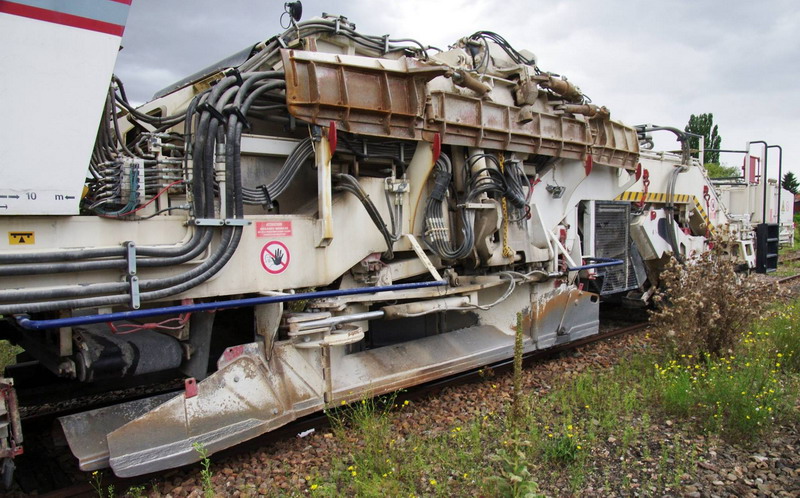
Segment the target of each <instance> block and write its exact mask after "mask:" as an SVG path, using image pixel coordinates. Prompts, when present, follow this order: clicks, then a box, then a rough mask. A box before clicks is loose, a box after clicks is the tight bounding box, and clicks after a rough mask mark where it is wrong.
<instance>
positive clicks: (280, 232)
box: [256, 221, 292, 239]
mask: <svg viewBox="0 0 800 498" xmlns="http://www.w3.org/2000/svg"><path fill="white" fill-rule="evenodd" d="M291 236H292V222H291V221H256V237H258V238H259V239H267V238H272V237H291Z"/></svg>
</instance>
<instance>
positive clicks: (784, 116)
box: [116, 0, 800, 177]
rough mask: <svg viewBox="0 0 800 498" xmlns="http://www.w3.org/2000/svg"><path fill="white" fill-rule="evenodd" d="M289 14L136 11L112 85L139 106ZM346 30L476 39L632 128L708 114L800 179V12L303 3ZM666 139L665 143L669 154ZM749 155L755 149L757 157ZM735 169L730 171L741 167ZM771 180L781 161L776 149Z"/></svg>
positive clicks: (244, 2)
mask: <svg viewBox="0 0 800 498" xmlns="http://www.w3.org/2000/svg"><path fill="white" fill-rule="evenodd" d="M283 4H284V2H283V1H274V0H270V1H267V0H260V1H256V0H228V1H225V2H222V1H219V0H217V1H214V0H133V4H132V6H131V10H130V15H129V17H128V24H127V26H126V28H125V36H124V38H123V46H124V49H123V50H122V52H121V53H120V55H119V58H118V59H117V67H116V73H117V75H118V76H120V77H121V78H122V80H123V82H124V83H125V86H126V90H127V92H128V95H129V97H130V98H131V99H132V100H136V101H138V102H144V101H146V100H149V98H150V97H151V96H152V95H153V93H155V92H156V91H157V90H159V89H161V88H163V87H165V86H167V85H169V84H171V83H173V82H175V81H177V80H179V79H181V78H183V77H185V76H188V75H189V74H191V73H194V72H195V71H197V70H199V69H202V68H203V67H205V66H207V65H209V64H211V63H213V62H216V61H217V60H220V59H222V58H224V57H226V56H228V55H230V54H232V53H234V52H237V51H239V50H241V49H243V48H245V47H247V46H248V45H253V44H254V43H256V42H258V41H261V40H264V39H267V38H269V37H271V36H273V35H275V34H278V33H280V32H282V31H283V29H282V28H281V26H280V22H279V19H280V14H281V13H282V12H283ZM322 12H328V13H335V14H339V15H343V16H346V17H347V18H349V20H350V21H352V22H355V23H356V27H357V29H358V31H360V32H362V33H364V34H372V35H384V34H391V35H392V37H411V38H415V39H417V40H419V41H420V42H422V43H423V44H424V45H433V46H438V47H440V48H446V46H447V45H448V44H451V43H452V42H454V41H455V40H457V39H458V38H460V37H462V36H466V35H469V34H472V33H474V32H475V31H479V30H488V31H494V32H497V33H499V34H501V35H502V36H504V37H505V38H506V39H507V40H508V41H509V42H510V43H511V44H512V45H513V46H514V47H515V48H516V49H518V50H521V49H528V50H530V51H532V52H534V53H535V54H536V56H537V58H538V64H539V67H541V68H542V69H543V70H545V71H552V72H555V73H558V74H562V75H565V76H567V77H568V78H569V79H570V81H572V82H574V83H575V84H577V85H578V86H580V87H581V89H582V90H583V91H584V93H585V94H587V95H589V96H590V97H591V98H592V100H593V102H594V103H596V104H598V105H605V106H606V107H608V108H609V109H610V110H611V115H612V117H613V118H614V119H617V120H620V121H622V122H624V123H626V124H630V125H635V124H641V123H655V124H659V125H669V126H675V127H678V128H683V127H684V126H685V125H686V123H687V121H688V119H689V116H690V115H691V114H700V113H708V112H710V113H713V114H714V121H715V123H717V124H718V125H719V133H720V135H721V136H722V147H723V148H727V149H743V148H744V147H745V145H746V142H747V141H750V140H764V141H766V142H768V143H770V144H777V145H780V146H782V147H783V149H784V160H783V170H784V172H786V171H790V170H791V171H793V172H794V173H795V175H798V176H800V147H798V146H797V141H798V137H799V136H800V117H798V115H799V113H800V92H798V91H797V87H798V86H799V84H798V82H799V81H800V7H798V5H797V3H796V0H762V1H752V0H747V1H744V0H727V1H711V0H675V1H668V0H662V1H658V2H652V1H636V0H604V1H597V0H569V1H568V0H547V1H541V0H505V1H503V2H500V1H496V0H440V1H433V0H402V1H394V2H391V1H376V0H352V1H347V2H341V1H340V2H334V1H321V0H308V1H304V2H303V19H308V18H310V17H313V16H319V15H320V14H321V13H322ZM673 144H674V142H672V141H671V139H667V138H666V136H665V137H664V139H663V140H661V141H659V142H657V145H658V146H661V147H662V148H664V147H666V148H673V147H677V145H673ZM751 150H752V151H753V153H754V154H755V155H760V154H761V146H760V145H755V144H754V145H753V148H752V149H751ZM741 161H742V159H741V156H740V155H723V156H722V162H723V163H725V164H728V165H730V166H739V165H741ZM769 163H770V166H769V171H770V173H771V174H770V175H769V176H770V177H774V176H776V173H777V165H778V163H777V150H775V149H770V161H769Z"/></svg>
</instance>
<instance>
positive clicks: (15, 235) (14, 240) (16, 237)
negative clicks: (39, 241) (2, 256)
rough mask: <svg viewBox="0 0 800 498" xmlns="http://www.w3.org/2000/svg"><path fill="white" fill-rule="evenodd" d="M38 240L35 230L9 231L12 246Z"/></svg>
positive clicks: (9, 242) (29, 243)
mask: <svg viewBox="0 0 800 498" xmlns="http://www.w3.org/2000/svg"><path fill="white" fill-rule="evenodd" d="M35 242H36V238H35V237H34V233H33V232H8V244H9V245H12V246H18V245H31V244H33V243H35Z"/></svg>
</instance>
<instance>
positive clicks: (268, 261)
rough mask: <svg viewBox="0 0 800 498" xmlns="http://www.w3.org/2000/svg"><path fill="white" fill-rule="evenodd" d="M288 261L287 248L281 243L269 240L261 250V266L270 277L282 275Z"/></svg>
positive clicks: (289, 257) (289, 256) (287, 265)
mask: <svg viewBox="0 0 800 498" xmlns="http://www.w3.org/2000/svg"><path fill="white" fill-rule="evenodd" d="M290 259H291V255H290V254H289V248H288V247H286V244H284V243H283V242H280V241H277V240H271V241H269V242H267V243H266V244H264V247H263V248H262V249H261V266H263V267H264V269H265V270H267V273H271V274H272V275H277V274H278V273H283V272H284V271H285V270H286V268H288V267H289V260H290Z"/></svg>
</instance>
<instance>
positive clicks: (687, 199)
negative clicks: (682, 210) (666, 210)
mask: <svg viewBox="0 0 800 498" xmlns="http://www.w3.org/2000/svg"><path fill="white" fill-rule="evenodd" d="M643 196H645V194H644V193H643V192H623V193H622V194H620V195H618V196H617V197H616V199H614V200H617V201H631V202H641V201H642V197H643ZM667 199H669V195H668V194H666V193H663V192H648V193H647V194H646V197H644V202H650V203H660V204H665V203H667V202H668V201H667ZM672 199H673V200H672V202H673V203H675V204H689V203H694V209H695V210H696V211H697V213H698V214H699V215H700V217H701V218H703V222H704V223H705V225H706V226H707V227H708V230H709V231H710V232H712V233H713V232H714V225H712V224H711V220H710V219H709V217H708V213H706V210H705V208H704V207H703V203H702V202H701V200H700V199H698V198H697V197H695V196H693V195H689V194H674V195H673V196H672Z"/></svg>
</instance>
